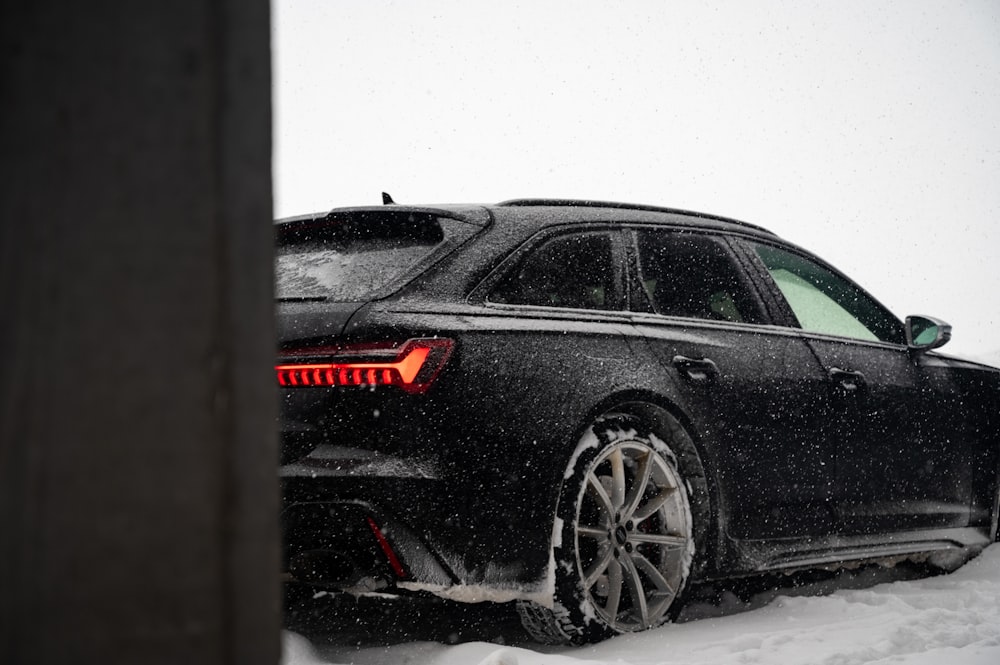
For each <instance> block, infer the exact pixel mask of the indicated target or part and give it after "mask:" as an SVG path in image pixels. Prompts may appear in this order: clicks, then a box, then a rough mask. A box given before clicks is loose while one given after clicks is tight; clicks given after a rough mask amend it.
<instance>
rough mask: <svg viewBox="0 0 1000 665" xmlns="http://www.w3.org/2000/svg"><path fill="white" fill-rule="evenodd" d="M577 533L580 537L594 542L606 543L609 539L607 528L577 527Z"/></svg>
mask: <svg viewBox="0 0 1000 665" xmlns="http://www.w3.org/2000/svg"><path fill="white" fill-rule="evenodd" d="M576 533H577V535H578V536H586V537H587V538H592V539H594V540H600V541H606V540H607V539H608V530H607V528H605V527H599V526H578V527H576Z"/></svg>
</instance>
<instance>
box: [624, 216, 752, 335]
mask: <svg viewBox="0 0 1000 665" xmlns="http://www.w3.org/2000/svg"><path fill="white" fill-rule="evenodd" d="M636 240H637V248H638V263H639V266H638V267H639V287H640V288H639V289H638V290H639V294H638V297H637V298H636V299H637V300H638V303H637V308H638V309H640V310H644V311H653V312H655V313H656V314H663V315H665V316H679V317H685V318H692V319H707V320H714V321H729V322H733V323H762V322H763V321H764V315H763V313H762V310H761V307H760V304H759V302H758V300H757V298H756V297H755V296H754V294H753V289H752V287H751V286H750V285H749V283H748V281H747V280H746V278H745V277H744V276H743V272H742V270H741V269H740V267H739V265H738V264H737V263H736V261H735V259H734V258H733V255H732V253H731V252H730V250H729V248H728V247H727V246H726V244H725V241H724V240H722V239H721V238H717V237H715V236H709V235H703V234H700V233H692V232H687V231H672V230H667V229H638V230H637V232H636Z"/></svg>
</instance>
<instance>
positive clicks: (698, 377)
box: [673, 356, 719, 383]
mask: <svg viewBox="0 0 1000 665" xmlns="http://www.w3.org/2000/svg"><path fill="white" fill-rule="evenodd" d="M673 363H674V367H676V368H677V371H679V372H680V373H681V376H683V377H684V378H686V379H688V380H690V381H695V382H698V383H705V382H708V381H710V380H711V379H714V378H715V377H716V376H718V375H719V368H718V366H716V364H715V363H714V362H712V361H711V360H710V359H709V358H688V357H686V356H674V359H673Z"/></svg>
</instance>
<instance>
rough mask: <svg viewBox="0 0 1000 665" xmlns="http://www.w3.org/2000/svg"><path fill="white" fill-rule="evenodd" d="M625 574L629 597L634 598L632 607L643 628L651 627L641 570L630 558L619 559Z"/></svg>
mask: <svg viewBox="0 0 1000 665" xmlns="http://www.w3.org/2000/svg"><path fill="white" fill-rule="evenodd" d="M619 562H620V563H621V566H622V568H623V569H624V570H623V572H624V574H625V586H627V587H628V593H629V596H630V597H631V598H632V607H633V608H634V609H635V612H636V614H637V615H638V619H639V623H640V624H641V626H642V627H643V628H648V627H649V608H648V607H647V605H646V592H645V590H643V588H642V578H641V577H640V576H639V570H638V569H637V568H636V567H635V564H634V563H633V562H632V558H631V557H629V556H623V557H621V558H620V559H619Z"/></svg>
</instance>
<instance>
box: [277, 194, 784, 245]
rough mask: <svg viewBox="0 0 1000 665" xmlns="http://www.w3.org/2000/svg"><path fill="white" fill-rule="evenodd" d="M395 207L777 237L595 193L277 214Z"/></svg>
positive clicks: (470, 216) (479, 222) (477, 218)
mask: <svg viewBox="0 0 1000 665" xmlns="http://www.w3.org/2000/svg"><path fill="white" fill-rule="evenodd" d="M390 209H391V210H393V211H394V212H396V213H397V214H398V213H400V212H404V211H406V212H414V213H420V214H434V215H438V216H441V217H447V218H450V219H455V220H458V221H461V222H465V223H468V224H474V225H476V226H489V225H491V223H492V222H493V221H494V220H499V221H500V222H501V223H502V225H504V226H508V225H513V226H526V227H530V228H535V229H540V228H542V227H545V226H552V225H557V224H564V223H570V222H634V223H651V224H671V225H677V226H691V227H697V228H710V229H714V230H722V231H738V232H742V233H749V234H751V235H759V236H767V237H771V238H774V237H776V236H775V234H774V233H773V232H771V231H769V230H768V229H765V228H763V227H761V226H757V225H756V224H750V223H747V222H743V221H740V220H737V219H732V218H729V217H723V216H720V215H713V214H709V213H702V212H694V211H690V210H683V209H679V208H668V207H664V206H653V205H644V204H636V203H622V202H618V201H596V200H590V199H510V200H507V201H503V202H501V203H495V204H430V205H406V204H399V203H390V204H386V205H381V206H361V207H348V208H334V209H333V210H330V211H328V212H325V213H315V214H310V215H298V216H295V217H287V218H284V219H280V220H278V223H284V222H292V221H301V220H305V219H320V218H324V217H336V216H339V215H350V214H358V213H377V212H384V211H387V210H390Z"/></svg>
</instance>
